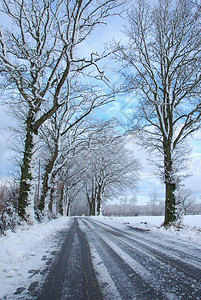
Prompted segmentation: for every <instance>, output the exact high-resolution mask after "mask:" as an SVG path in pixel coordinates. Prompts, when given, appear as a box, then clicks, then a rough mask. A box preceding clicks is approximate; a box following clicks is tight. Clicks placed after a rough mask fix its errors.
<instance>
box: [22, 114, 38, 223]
mask: <svg viewBox="0 0 201 300" xmlns="http://www.w3.org/2000/svg"><path fill="white" fill-rule="evenodd" d="M32 121H33V117H32V115H31V113H30V114H29V116H28V118H27V121H26V124H27V128H26V138H25V151H24V157H23V162H22V165H21V179H20V190H19V199H18V213H19V216H20V217H21V218H22V219H24V220H26V221H27V222H29V223H34V221H35V219H34V195H35V186H37V184H36V183H35V180H36V158H37V153H36V152H37V141H38V134H37V132H35V133H34V132H33V129H32Z"/></svg>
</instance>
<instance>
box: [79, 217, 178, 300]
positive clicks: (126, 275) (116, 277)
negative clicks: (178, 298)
mask: <svg viewBox="0 0 201 300" xmlns="http://www.w3.org/2000/svg"><path fill="white" fill-rule="evenodd" d="M83 222H84V224H85V225H86V228H85V229H84V230H85V233H86V235H87V237H88V239H89V240H90V242H91V243H90V244H93V246H94V248H96V251H97V252H98V254H99V256H100V257H101V261H102V262H103V263H104V265H105V267H106V268H107V272H108V273H109V274H110V277H111V278H112V280H113V281H114V284H115V286H116V289H117V290H118V292H119V294H120V295H121V298H122V299H126V300H127V299H136V300H139V299H150V300H151V299H171V300H172V299H175V298H172V296H173V295H170V293H169V295H168V294H164V293H163V292H162V291H160V290H159V289H157V288H156V285H155V284H156V282H155V284H153V282H154V276H153V275H152V274H150V273H149V272H148V271H147V270H146V269H144V268H143V267H142V266H141V265H140V264H138V262H137V261H136V260H134V259H132V258H131V257H130V256H129V255H128V254H127V253H125V252H124V251H122V249H121V248H119V247H118V246H117V245H116V244H115V243H113V242H112V241H110V240H109V239H108V238H107V237H105V236H104V235H102V234H100V233H99V232H98V231H97V230H95V229H94V227H93V225H92V224H91V223H90V222H88V220H87V221H86V220H84V221H83ZM82 228H83V227H82ZM94 267H95V269H96V268H97V266H96V265H94ZM97 271H98V270H97ZM107 299H115V298H107Z"/></svg>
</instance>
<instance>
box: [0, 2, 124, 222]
mask: <svg viewBox="0 0 201 300" xmlns="http://www.w3.org/2000/svg"><path fill="white" fill-rule="evenodd" d="M120 4H121V3H120V2H119V1H114V0H107V1H104V0H102V1H98V0H97V1H96V0H95V1H91V0H88V1H87V0H79V1H74V0H72V1H64V0H59V1H56V0H47V1H46V0H43V1H39V0H36V1H35V0H27V1H18V0H14V1H12V2H11V1H8V0H3V1H2V7H1V10H2V11H3V13H5V14H6V15H7V17H8V20H9V21H12V23H13V24H14V26H13V28H12V29H11V30H9V29H7V30H5V31H4V32H3V31H2V30H1V32H0V47H1V48H0V63H1V66H0V74H1V76H2V77H3V78H2V80H1V85H2V87H3V88H5V89H6V90H7V94H6V96H7V98H10V100H11V101H13V102H15V103H18V104H20V105H22V106H23V107H24V111H25V114H26V120H25V124H26V128H25V130H26V136H25V147H24V154H23V162H22V164H21V179H20V191H19V215H20V217H22V218H23V219H26V220H27V221H28V222H30V223H33V222H34V194H35V186H36V182H35V180H36V165H37V158H38V144H39V132H40V129H41V127H42V125H43V124H44V123H45V122H47V121H48V120H49V119H50V118H51V117H52V116H53V115H54V114H55V113H56V112H57V111H58V110H59V109H62V108H63V107H64V106H65V109H66V110H68V103H69V101H70V99H69V97H70V95H71V87H72V84H71V82H72V78H75V77H77V76H78V75H79V76H81V75H82V74H83V73H85V76H86V72H87V69H90V71H91V72H92V68H93V69H94V71H93V74H94V77H96V78H98V79H103V80H104V76H103V73H102V71H101V70H100V68H99V66H98V62H99V61H100V60H101V59H102V58H103V57H107V56H108V55H109V54H108V53H106V52H105V53H102V54H101V55H98V54H97V53H91V52H90V50H89V53H88V58H86V57H85V56H84V55H82V49H81V46H82V44H84V42H85V41H86V40H87V38H88V37H89V35H90V34H91V33H92V32H93V31H94V30H95V29H96V28H97V26H100V25H101V24H105V23H106V22H107V19H108V18H109V17H110V16H111V15H113V14H114V13H115V9H117V8H118V7H119V5H120ZM85 46H86V45H85ZM79 50H80V51H79ZM91 89H92V90H91V94H90V93H88V95H85V96H84V98H85V97H87V98H88V103H89V104H88V106H85V112H83V114H82V115H80V116H79V117H77V116H76V117H75V119H74V120H73V123H72V124H71V125H69V126H70V127H72V126H73V125H74V124H77V123H78V122H79V121H80V120H81V119H83V118H84V117H85V116H86V115H87V114H89V113H90V112H91V111H92V110H93V109H94V107H95V106H96V100H98V101H99V100H100V98H101V95H94V90H93V87H92V88H91ZM86 90H87V92H88V91H89V90H90V89H89V88H86ZM9 92H10V93H9ZM81 97H82V96H81ZM109 97H110V96H109V95H108V97H107V98H106V101H108V98H109ZM89 99H92V100H91V102H90V101H89ZM104 99H105V98H104ZM104 99H102V103H103V102H104ZM80 101H82V100H80ZM64 123H65V120H64ZM69 126H67V128H66V129H64V130H63V129H60V131H61V133H62V134H63V135H64V134H65V132H66V131H68V127H69ZM55 146H56V144H55ZM59 146H60V143H58V149H55V151H56V152H59V151H60V149H59ZM56 148H57V146H56ZM48 169H49V170H50V171H49V170H48ZM51 169H52V166H51V165H49V166H47V168H46V170H47V172H48V173H50V172H51ZM45 176H46V174H45ZM45 176H44V181H46V178H45ZM46 177H47V176H46ZM48 180H49V178H48ZM44 185H45V183H44ZM44 194H45V196H44V197H46V191H44ZM43 206H44V203H43V202H41V207H43Z"/></svg>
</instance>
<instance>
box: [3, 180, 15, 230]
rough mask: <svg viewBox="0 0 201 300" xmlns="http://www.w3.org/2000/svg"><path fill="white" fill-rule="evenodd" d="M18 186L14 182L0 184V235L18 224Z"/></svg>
mask: <svg viewBox="0 0 201 300" xmlns="http://www.w3.org/2000/svg"><path fill="white" fill-rule="evenodd" d="M17 195H18V187H16V185H15V184H9V185H7V184H5V183H4V184H0V235H2V234H4V232H5V231H6V230H8V229H10V230H14V229H15V227H16V226H17V225H18V224H19V217H18V212H17Z"/></svg>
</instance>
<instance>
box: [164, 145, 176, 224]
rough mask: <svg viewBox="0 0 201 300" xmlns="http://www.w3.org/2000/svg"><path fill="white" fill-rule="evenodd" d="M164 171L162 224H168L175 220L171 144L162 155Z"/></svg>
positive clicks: (174, 188) (174, 184)
mask: <svg viewBox="0 0 201 300" xmlns="http://www.w3.org/2000/svg"><path fill="white" fill-rule="evenodd" d="M164 171H165V191H166V193H165V221H164V225H168V224H169V223H171V222H174V221H175V220H176V215H175V204H176V200H175V194H174V193H175V190H176V183H175V179H174V175H173V174H174V172H173V162H172V158H171V146H170V145H169V146H167V147H166V149H165V155H164Z"/></svg>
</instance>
